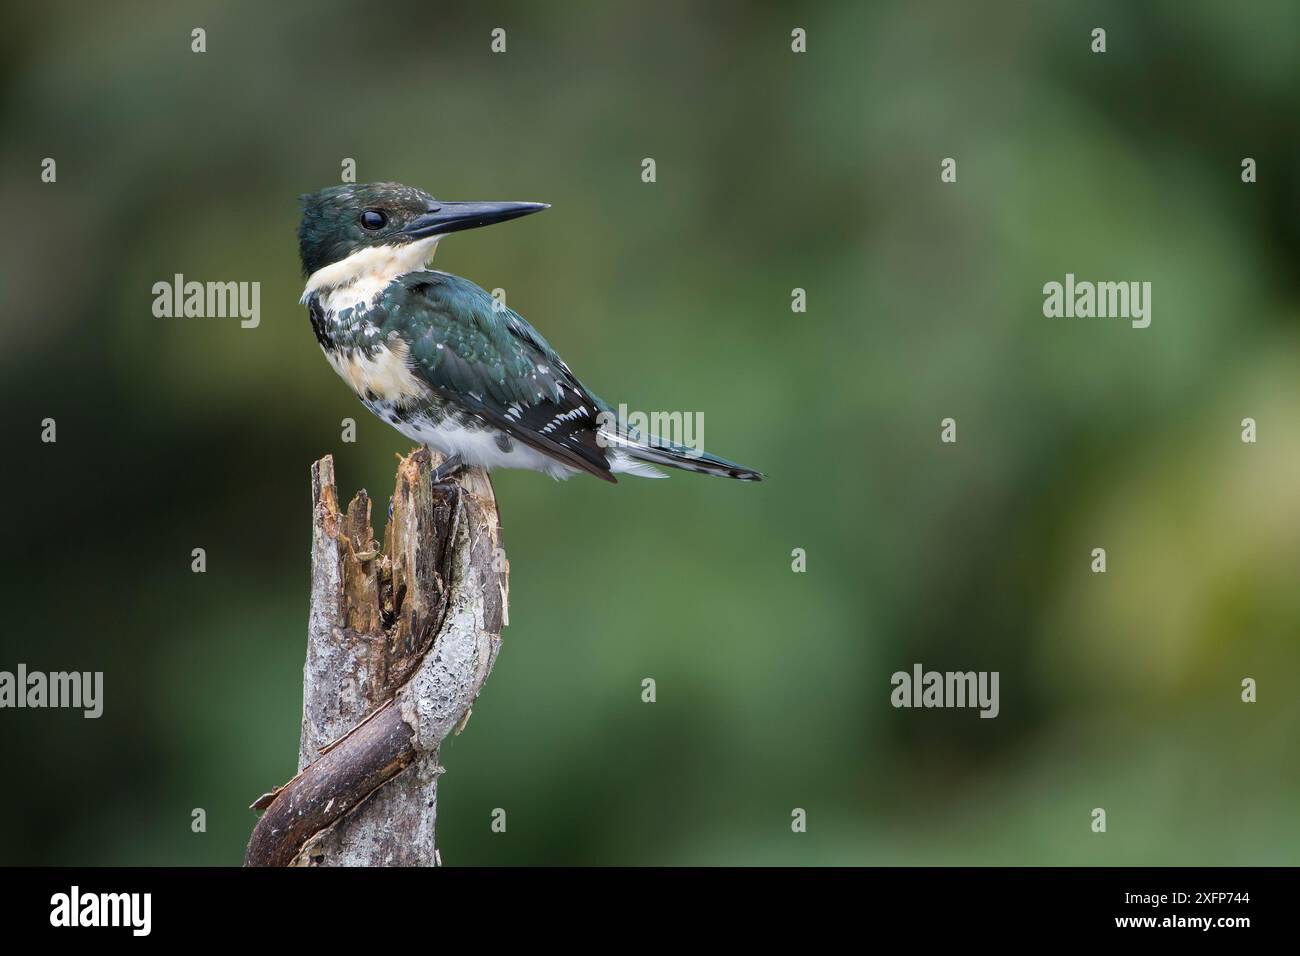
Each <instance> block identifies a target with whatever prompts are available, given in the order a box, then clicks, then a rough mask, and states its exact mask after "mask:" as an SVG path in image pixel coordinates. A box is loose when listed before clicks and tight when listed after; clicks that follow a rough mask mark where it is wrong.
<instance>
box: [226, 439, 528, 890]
mask: <svg viewBox="0 0 1300 956" xmlns="http://www.w3.org/2000/svg"><path fill="white" fill-rule="evenodd" d="M438 464H439V459H438V457H437V455H435V454H434V453H431V452H430V451H429V450H428V449H427V448H421V449H418V450H416V451H415V452H413V453H412V454H411V455H409V456H408V457H406V458H403V459H401V462H400V464H399V465H398V468H397V487H396V490H395V491H394V494H393V506H392V516H391V518H390V520H389V521H388V524H387V526H386V528H385V529H384V541H383V544H382V546H381V545H380V544H379V543H378V542H376V541H375V539H374V534H373V531H372V526H371V523H370V506H371V501H370V498H369V497H368V496H367V495H366V492H365V491H361V492H358V494H357V495H356V497H355V498H353V499H352V501H351V503H349V505H348V507H347V510H346V511H340V510H339V505H338V490H337V488H336V486H335V483H334V459H333V457H332V456H328V455H327V456H326V457H325V458H322V459H321V460H320V461H318V462H316V463H315V464H314V465H313V466H312V472H311V475H312V547H311V609H310V613H309V615H308V624H307V660H306V664H305V665H304V667H303V713H302V736H301V740H300V744H299V752H298V775H297V776H296V777H294V778H293V779H292V780H290V781H289V782H288V783H286V784H285V785H284V786H282V787H278V788H277V789H276V790H274V791H272V792H271V793H268V794H266V795H265V796H263V797H262V798H260V799H259V800H258V801H257V802H256V803H254V804H253V807H254V809H260V810H264V811H265V812H264V813H263V815H262V817H261V819H260V820H258V822H257V825H256V826H255V827H254V828H253V833H252V836H251V837H250V839H249V843H248V850H247V853H246V854H245V859H244V862H245V865H248V866H430V865H436V864H437V863H439V862H440V860H439V857H438V849H437V842H436V839H435V832H436V822H437V787H438V777H439V775H440V774H441V773H442V768H441V767H440V766H439V764H438V748H439V745H440V744H441V742H442V740H443V739H444V738H445V737H446V736H447V735H448V734H450V733H452V732H453V731H457V732H459V729H460V728H461V727H463V726H464V722H465V721H466V720H468V718H469V714H470V708H471V707H472V706H473V704H474V701H475V700H476V699H477V698H478V695H479V692H480V691H481V690H482V687H483V682H484V681H485V680H486V679H487V676H488V673H489V672H490V671H491V669H492V663H493V661H494V660H495V659H496V654H497V650H498V648H499V647H500V644H501V628H502V626H503V625H504V624H505V623H507V601H508V572H509V565H508V563H507V562H506V560H505V554H504V551H502V549H501V530H500V521H499V518H498V515H497V509H496V498H495V496H494V495H493V493H492V483H491V481H490V480H489V479H488V476H487V473H486V472H484V471H483V470H482V469H478V468H470V469H464V470H462V471H461V472H460V473H459V474H458V475H457V476H456V477H455V478H454V479H453V480H450V481H447V482H443V483H440V484H435V483H434V482H433V472H434V469H435V468H436V467H437V465H438Z"/></svg>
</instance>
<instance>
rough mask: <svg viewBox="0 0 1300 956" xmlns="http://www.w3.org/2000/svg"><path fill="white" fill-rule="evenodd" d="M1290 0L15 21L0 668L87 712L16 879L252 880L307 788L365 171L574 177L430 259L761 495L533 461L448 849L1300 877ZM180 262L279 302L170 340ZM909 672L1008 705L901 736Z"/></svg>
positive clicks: (607, 859)
mask: <svg viewBox="0 0 1300 956" xmlns="http://www.w3.org/2000/svg"><path fill="white" fill-rule="evenodd" d="M1298 11H1300V8H1297V6H1296V5H1295V4H1294V3H1290V2H1286V0H1278V2H1257V3H1251V4H1249V5H1245V6H1243V5H1235V4H1228V3H1209V2H1181V0H1167V2H1149V3H1140V4H1138V3H1128V2H1111V3H1090V4H1062V3H1056V2H1048V0H1042V2H1022V3H1017V2H1004V3H980V4H972V3H964V2H951V3H903V2H896V3H871V4H865V3H850V2H845V3H841V4H810V5H804V6H799V5H793V4H785V3H781V4H778V3H748V2H739V0H737V2H719V3H709V4H686V3H655V4H631V3H626V4H624V3H620V4H614V3H603V2H594V0H593V2H566V3H563V4H560V3H553V4H538V3H518V4H473V3H468V2H466V3H456V4H449V3H442V2H433V3H431V2H418V3H417V2H410V3H396V4H375V3H366V4H344V3H339V2H329V3H313V4H305V3H303V4H293V3H285V4H266V3H255V2H251V0H243V2H236V3H229V4H220V5H218V4H197V3H190V4H187V3H176V4H112V5H92V4H31V5H28V6H25V7H21V8H11V9H9V10H7V11H6V16H7V19H8V21H9V22H8V27H7V29H5V30H4V31H0V48H2V49H3V54H4V55H3V56H0V72H2V74H3V77H4V79H3V94H2V95H3V99H2V100H0V118H2V120H3V129H4V131H5V134H4V137H3V145H2V147H0V148H2V150H3V152H2V154H0V170H2V171H3V175H0V197H3V206H2V208H3V209H4V210H5V212H6V228H5V229H4V230H3V233H4V236H3V240H2V241H3V242H4V254H3V256H2V257H0V263H2V265H0V268H3V282H2V285H0V373H2V380H3V386H2V387H3V389H4V395H3V398H4V414H3V422H4V429H5V436H4V444H3V448H4V450H5V464H4V468H3V469H2V470H0V474H3V478H2V479H0V480H2V481H3V483H4V494H5V497H4V499H3V500H4V501H5V502H6V506H7V507H6V509H5V511H6V521H5V527H6V532H7V533H6V535H5V538H6V543H5V546H4V548H3V551H4V558H3V561H4V565H5V569H6V570H5V574H4V575H3V577H2V578H0V580H2V582H3V583H2V584H0V595H2V598H3V602H4V607H5V609H6V612H7V619H8V621H7V623H8V626H7V627H6V628H4V629H3V630H0V668H5V669H12V667H13V666H14V665H15V664H16V663H17V662H19V661H23V662H25V663H27V664H28V666H29V667H32V668H38V669H45V670H61V669H73V668H75V669H81V670H103V671H105V672H106V678H105V680H106V685H107V687H106V713H105V715H104V717H103V718H101V719H100V720H98V721H90V720H84V719H82V718H81V716H80V714H78V713H73V712H31V711H5V712H0V766H3V768H4V776H5V782H4V784H3V785H2V786H0V793H2V794H3V796H2V797H0V800H2V801H3V802H2V803H0V821H3V822H0V862H4V863H150V864H151V863H180V864H191V863H192V864H212V863H220V864H232V863H235V862H238V860H239V859H240V857H241V853H242V848H243V845H244V842H245V840H246V838H247V834H248V831H249V829H250V827H251V825H252V822H253V817H252V814H251V813H250V812H249V811H248V810H246V809H245V808H246V806H247V804H248V803H249V802H250V801H251V799H252V798H254V797H255V796H257V795H258V794H259V793H261V792H262V791H264V790H265V789H267V788H269V787H270V786H272V785H274V784H276V783H279V782H282V781H283V780H285V779H287V777H288V776H290V775H291V774H292V772H293V769H294V758H295V754H296V740H297V733H298V720H299V714H300V694H301V683H300V677H301V663H302V652H303V647H304V625H305V611H306V585H307V565H306V559H307V542H308V531H309V513H308V502H309V496H308V492H309V486H308V466H309V464H310V463H311V461H312V460H313V459H315V458H316V457H318V456H319V455H321V454H323V453H325V452H333V453H334V454H335V455H336V457H337V468H338V475H339V479H340V482H341V484H342V485H343V487H344V488H348V489H355V488H359V487H363V486H364V487H366V488H368V489H370V491H371V492H372V493H373V494H374V495H375V496H376V497H377V498H379V499H380V500H382V499H383V497H384V496H386V494H387V492H388V490H389V489H390V487H391V482H392V474H393V467H394V460H393V453H395V452H398V451H405V450H406V448H407V445H406V444H405V443H404V442H403V440H402V439H401V438H400V437H399V436H398V435H397V434H396V433H394V432H392V431H391V430H390V429H388V428H387V427H386V426H384V425H382V424H381V423H379V422H378V421H376V420H373V419H371V418H370V417H369V416H368V415H367V414H366V413H365V411H364V409H362V408H361V407H360V405H359V404H358V403H357V402H356V401H355V399H353V398H352V396H351V395H350V393H349V392H348V391H347V390H346V388H345V387H344V386H343V385H342V383H341V382H340V381H338V379H337V378H336V376H335V375H334V374H333V372H331V371H330V370H329V368H328V367H327V366H326V364H325V362H324V361H323V360H322V359H321V356H320V354H319V350H318V349H317V347H316V344H315V342H314V340H313V338H312V335H311V333H310V330H309V328H308V325H307V320H306V316H305V313H304V310H303V308H302V307H301V306H299V305H298V304H297V297H298V294H299V292H300V291H301V278H300V275H299V269H298V262H297V257H296V248H295V240H294V232H295V228H296V222H297V202H296V197H297V195H298V194H300V193H303V192H308V191H312V190H315V189H318V188H320V187H322V186H324V185H328V184H331V183H334V182H336V181H337V180H338V176H339V170H340V162H341V160H342V159H343V158H344V157H353V158H355V159H356V161H357V164H358V167H359V177H360V178H361V179H362V180H370V179H393V180H400V181H404V182H408V183H412V184H415V185H419V186H422V187H424V188H427V189H429V190H430V191H431V192H433V193H434V194H435V195H438V196H441V197H445V198H449V199H537V200H545V201H548V202H551V203H553V204H554V208H553V209H551V210H550V211H548V212H547V213H545V214H543V215H541V216H536V217H532V218H529V219H527V220H523V221H520V222H517V223H511V224H508V225H503V226H499V227H496V228H492V229H487V230H483V231H481V232H474V233H467V234H464V235H459V236H455V237H453V238H451V239H449V240H448V241H446V242H445V243H443V246H442V249H441V251H440V253H439V256H438V259H437V262H436V265H437V266H438V267H440V268H443V269H447V270H449V271H452V272H456V273H458V274H461V275H465V276H467V277H469V278H471V279H473V280H475V281H477V282H478V283H480V284H481V285H483V286H485V287H486V288H488V289H492V288H495V287H504V288H505V289H506V290H507V293H508V297H509V303H510V304H511V305H512V306H513V307H515V308H517V309H518V310H520V311H521V312H522V313H523V314H524V315H526V316H528V317H529V318H530V319H531V320H532V321H533V322H534V323H535V324H536V325H538V327H539V328H541V329H542V331H543V332H544V334H545V335H546V336H547V337H548V338H549V339H550V340H551V342H552V343H553V344H555V345H556V346H557V348H559V349H560V351H561V352H562V353H563V354H564V355H565V357H566V358H567V359H568V360H569V364H570V365H572V367H573V368H574V369H575V370H576V371H577V372H578V374H579V375H581V376H582V377H583V378H584V380H586V381H587V382H588V384H589V385H590V386H591V387H592V388H593V389H595V390H596V391H598V392H600V393H601V394H603V395H604V396H605V397H606V398H607V399H609V400H611V401H613V402H615V403H617V402H627V403H628V404H629V405H630V406H632V407H633V408H640V409H646V410H652V409H664V410H685V411H701V412H703V413H704V416H705V422H706V428H705V441H706V446H707V447H708V448H709V449H710V450H712V451H714V452H717V453H719V454H723V455H726V456H728V457H733V458H735V459H737V460H740V461H743V462H745V463H747V464H751V465H754V466H756V467H759V468H762V469H763V470H765V471H767V472H768V473H769V475H770V479H769V481H767V482H766V483H764V484H762V485H759V486H752V485H739V484H734V483H730V482H723V481H718V480H707V479H703V478H698V477H695V476H690V475H677V476H674V477H673V479H672V480H671V481H666V482H638V481H635V480H630V479H629V480H624V481H623V482H622V483H621V484H620V485H619V486H618V487H611V486H606V485H603V484H602V483H600V482H597V481H594V480H591V479H586V478H579V479H575V480H573V481H570V482H567V483H564V484H556V483H553V482H551V481H549V480H547V479H545V478H543V477H541V476H538V475H533V474H526V473H504V474H501V475H500V476H499V477H498V478H497V479H496V487H497V493H498V497H499V499H500V502H501V507H502V509H503V514H504V521H505V536H506V545H507V548H508V551H509V555H510V560H511V565H512V569H513V574H512V581H511V608H510V619H511V622H512V623H511V626H510V627H509V628H508V629H507V631H506V634H505V644H504V647H503V651H502V654H501V657H500V659H499V662H498V664H497V667H496V671H495V673H494V674H493V676H492V678H491V680H490V681H489V683H488V686H487V691H486V693H485V695H484V697H483V698H482V699H481V700H480V704H479V706H478V707H477V708H476V710H475V713H474V717H473V719H472V720H471V722H470V724H469V727H468V729H467V731H466V733H465V734H464V735H463V736H461V737H459V738H457V739H455V740H454V741H453V742H451V743H450V744H449V745H448V746H447V747H446V748H445V750H444V754H443V762H444V763H445V765H446V767H447V769H448V773H447V775H446V776H445V777H444V778H443V784H442V787H441V791H440V804H439V824H440V833H441V842H442V846H443V856H444V859H445V860H446V861H447V862H449V863H542V862H546V863H556V862H558V863H641V862H650V863H755V862H760V863H773V862H782V863H806V864H818V863H984V864H990V863H992V864H1002V863H1048V864H1057V863H1087V864H1093V863H1098V864H1100V863H1120V864H1148V863H1163V864H1191V863H1201V864H1231V863H1236V864H1242V863H1292V864H1293V863H1296V862H1300V853H1298V852H1297V845H1298V843H1297V838H1298V837H1300V823H1298V819H1300V818H1298V817H1297V813H1296V807H1297V802H1298V798H1300V770H1298V768H1297V761H1296V759H1295V758H1296V738H1297V731H1298V730H1300V695H1297V685H1296V673H1297V666H1298V665H1300V650H1298V648H1297V640H1296V638H1297V634H1298V633H1300V588H1297V586H1296V584H1297V568H1298V567H1300V564H1298V562H1300V530H1298V529H1300V495H1297V471H1298V466H1300V426H1298V425H1297V412H1298V410H1300V376H1298V375H1297V372H1298V371H1300V341H1298V336H1297V315H1298V313H1300V284H1298V283H1297V270H1296V261H1297V253H1298V252H1300V229H1298V227H1297V216H1296V210H1297V206H1298V204H1297V198H1298V196H1297V192H1298V190H1297V185H1298V182H1300V181H1298V179H1297V170H1300V155H1297V146H1298V144H1300V140H1298V137H1297V117H1300V82H1298V81H1300V75H1298V74H1300V61H1298V60H1297V57H1296V54H1295V36H1296V35H1297V29H1298V28H1300V12H1298ZM195 26H202V27H204V28H205V29H206V30H207V33H208V52H207V53H206V54H203V55H196V54H193V53H191V52H190V44H189V34H190V30H191V28H193V27H195ZM497 26H502V27H505V28H506V29H507V31H508V34H507V35H508V53H506V54H505V55H499V56H498V55H492V54H491V53H490V52H489V32H490V30H491V29H492V28H493V27H497ZM795 26H802V27H804V28H806V29H807V31H808V35H809V52H808V53H807V54H805V55H795V54H792V53H791V52H790V49H789V34H790V30H791V29H792V28H793V27H795ZM1094 26H1104V27H1105V28H1106V29H1107V31H1108V45H1109V52H1108V53H1107V54H1105V55H1104V56H1096V55H1093V54H1092V53H1090V52H1089V49H1088V34H1089V31H1090V30H1091V29H1092V28H1093V27H1094ZM46 156H50V157H55V158H56V159H57V161H58V182H57V184H54V185H45V184H42V183H40V181H39V178H38V176H39V163H40V160H41V159H42V158H43V157H46ZM647 156H649V157H654V158H655V159H656V161H657V165H658V182H657V183H655V184H653V185H646V184H643V183H642V182H641V181H640V177H639V172H640V161H641V159H642V158H643V157H647ZM946 156H952V157H956V158H957V160H958V169H959V174H958V183H957V184H956V185H942V184H940V182H939V175H938V173H939V161H940V159H941V158H943V157H946ZM1243 156H1252V157H1255V158H1256V159H1257V160H1258V163H1259V176H1260V179H1259V182H1258V183H1257V184H1254V185H1244V184H1243V183H1242V182H1241V181H1240V178H1239V165H1240V162H1241V158H1242V157H1243ZM177 272H180V273H183V274H184V275H185V276H186V277H187V278H192V279H199V280H208V279H220V280H240V281H253V280H256V281H259V282H261V284H262V285H261V308H262V321H261V325H260V327H259V328H257V329H255V330H242V329H240V328H239V325H238V323H237V321H234V320H218V319H157V318H154V317H153V315H152V314H151V311H150V308H151V303H152V296H151V293H150V288H151V286H152V284H153V283H154V282H157V281H160V280H168V279H170V277H171V276H172V275H173V274H175V273H177ZM1066 272H1073V273H1075V274H1076V275H1078V276H1079V277H1080V278H1093V279H1113V280H1128V279H1134V280H1141V279H1145V280H1149V281H1151V282H1152V283H1153V285H1154V313H1153V324H1152V326H1151V328H1149V329H1147V330H1144V331H1138V330H1134V329H1131V328H1129V327H1128V325H1127V323H1124V322H1122V321H1106V320H1075V321H1070V320H1049V319H1046V318H1044V317H1043V315H1042V313H1041V305H1042V296H1041V291H1040V290H1041V287H1042V285H1043V283H1045V282H1048V281H1051V280H1060V279H1062V278H1063V276H1064V274H1065V273H1066ZM794 287H802V288H805V289H807V290H808V301H809V309H808V312H807V314H803V315H797V314H792V313H791V311H790V308H789V302H790V290H791V289H792V288H794ZM949 415H951V416H953V417H955V418H956V419H957V421H958V423H959V442H958V444H957V445H956V446H943V445H940V443H939V441H938V423H939V420H940V419H941V418H943V417H945V416H949ZM1247 415H1249V416H1252V417H1254V418H1255V419H1256V420H1257V421H1258V422H1259V431H1260V441H1259V443H1258V444H1257V445H1254V446H1250V445H1243V444H1242V443H1241V442H1240V440H1239V428H1240V425H1239V423H1240V420H1241V419H1242V418H1243V417H1245V416H1247ZM47 416H51V417H54V418H55V419H56V420H57V422H58V437H59V440H58V442H57V444H55V445H43V444H40V443H39V441H38V434H39V422H40V420H41V419H42V418H45V417H47ZM348 416H352V417H355V418H356V419H357V421H358V426H359V440H358V442H357V443H356V444H355V445H348V444H343V443H341V442H340V438H339V427H340V426H339V423H340V420H341V419H343V418H344V417H348ZM377 517H378V516H377ZM1098 546H1104V547H1106V548H1107V549H1108V553H1109V565H1110V570H1109V572H1108V573H1107V574H1106V575H1104V576H1097V575H1093V574H1091V573H1090V572H1089V569H1088V562H1089V552H1090V550H1091V549H1092V548H1093V547H1098ZM194 547H204V548H206V549H207V553H208V571H207V573H206V574H203V575H195V574H192V573H191V572H190V558H189V555H190V550H191V549H192V548H194ZM795 547H801V548H805V549H806V550H807V553H808V571H807V573H805V574H793V573H791V570H790V552H791V549H792V548H795ZM915 661H920V662H922V663H924V664H925V665H926V666H927V667H934V668H938V669H961V670H965V669H987V670H999V671H1000V672H1001V674H1002V679H1001V688H1002V709H1001V716H1000V717H999V718H998V719H996V720H991V721H990V720H979V719H976V718H975V715H974V713H973V712H939V711H928V712H926V711H920V712H918V711H896V710H893V709H892V708H891V707H890V706H889V703H888V694H889V689H890V688H889V675H890V674H891V673H892V672H893V671H895V670H899V669H908V668H910V666H911V664H912V663H913V662H915ZM646 676H651V677H654V678H655V679H656V681H657V684H658V702H657V703H655V704H653V705H647V704H643V703H641V701H640V696H639V694H640V682H641V680H642V678H643V677H646ZM1243 676H1253V677H1255V678H1256V679H1257V680H1258V681H1259V687H1260V700H1259V702H1258V703H1256V704H1254V705H1249V706H1248V705H1244V704H1241V703H1240V702H1239V701H1238V694H1239V682H1240V680H1241V678H1242V677H1243ZM1098 806H1100V807H1105V808H1106V809H1107V811H1108V814H1109V832H1108V833H1107V834H1106V835H1105V836H1104V837H1098V836H1095V835H1093V834H1091V833H1090V832H1089V829H1088V823H1089V817H1088V814H1089V812H1090V810H1091V809H1092V808H1093V807H1098ZM194 807H203V808H205V809H206V810H207V813H208V832H207V833H206V834H203V835H196V834H193V833H191V832H190V827H189V820H190V811H191V808H194ZM494 807H503V808H505V809H506V810H507V812H508V815H509V817H508V819H509V827H508V831H507V833H506V834H504V835H501V834H493V833H491V832H490V830H489V826H488V823H489V815H490V813H491V811H492V809H493V808H494ZM794 807H803V808H806V809H807V811H808V814H809V831H808V833H807V834H805V835H799V836H796V835H794V834H792V833H791V832H790V828H789V820H790V812H791V809H792V808H794Z"/></svg>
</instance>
